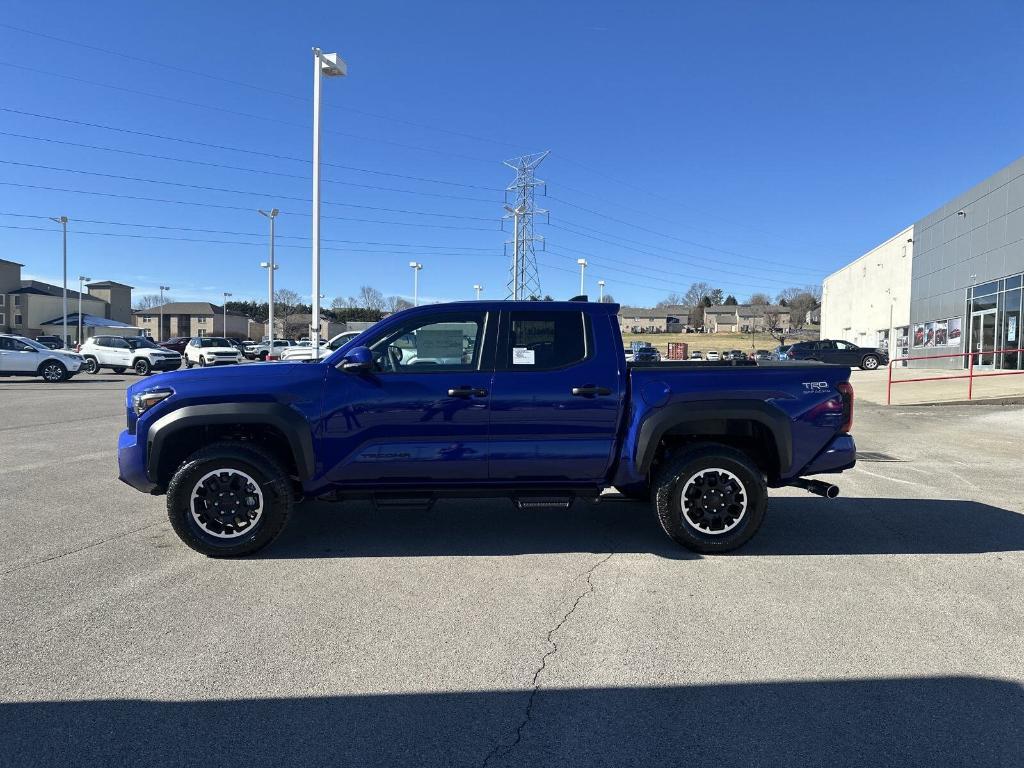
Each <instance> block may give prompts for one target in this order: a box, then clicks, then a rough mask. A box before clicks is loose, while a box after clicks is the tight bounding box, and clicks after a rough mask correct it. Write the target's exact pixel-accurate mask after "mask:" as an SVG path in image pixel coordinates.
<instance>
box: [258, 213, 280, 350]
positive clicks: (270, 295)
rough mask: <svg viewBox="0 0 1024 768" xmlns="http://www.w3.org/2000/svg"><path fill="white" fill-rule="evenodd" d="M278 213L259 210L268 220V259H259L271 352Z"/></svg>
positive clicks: (272, 348)
mask: <svg viewBox="0 0 1024 768" xmlns="http://www.w3.org/2000/svg"><path fill="white" fill-rule="evenodd" d="M279 213H280V211H279V210H277V208H271V209H270V210H269V211H264V210H262V209H260V211H259V214H260V215H261V216H266V217H267V218H268V219H269V220H270V261H261V262H260V266H261V267H263V268H265V269H266V270H267V324H268V325H269V327H270V330H269V331H267V341H269V342H270V346H269V349H270V351H271V352H273V351H274V270H275V269H277V264H276V263H274V219H276V218H277V214H279Z"/></svg>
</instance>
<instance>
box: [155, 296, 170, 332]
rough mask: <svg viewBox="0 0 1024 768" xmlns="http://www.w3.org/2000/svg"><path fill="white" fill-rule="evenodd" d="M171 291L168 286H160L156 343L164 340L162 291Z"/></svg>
mask: <svg viewBox="0 0 1024 768" xmlns="http://www.w3.org/2000/svg"><path fill="white" fill-rule="evenodd" d="M169 290H171V286H169V285H161V286H160V330H159V331H157V334H156V335H157V337H158V338H157V341H163V340H164V291H169Z"/></svg>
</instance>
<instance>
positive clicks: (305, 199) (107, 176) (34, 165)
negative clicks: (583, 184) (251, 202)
mask: <svg viewBox="0 0 1024 768" xmlns="http://www.w3.org/2000/svg"><path fill="white" fill-rule="evenodd" d="M0 163H3V164H4V165H15V166H19V167H22V168H36V169H39V170H44V171H57V172H60V173H75V174H80V175H83V176H98V177H100V178H105V179H117V180H118V181H136V182H141V183H144V184H163V185H166V186H170V187H181V188H184V189H196V190H202V191H204V192H226V193H228V194H232V195H255V196H257V197H263V198H267V199H275V200H290V201H292V202H298V203H308V202H309V198H308V197H295V196H291V195H282V194H279V193H269V192H252V191H250V190H246V189H230V188H226V187H211V186H208V185H205V184H187V183H185V182H182V181H166V180H164V179H146V178H142V177H139V176H123V175H121V174H116V173H103V172H101V171H84V170H81V169H79V168H61V167H59V166H53V165H39V164H37V163H23V162H20V161H17V160H0ZM343 183H344V182H343ZM356 186H365V185H356ZM370 189H382V188H381V187H370ZM488 202H489V201H488ZM323 204H324V205H337V206H342V207H351V208H370V206H363V205H354V204H352V203H341V202H335V201H331V200H324V201H323ZM371 210H378V211H387V212H389V213H404V214H409V215H416V216H438V217H444V218H453V219H471V220H474V221H493V222H495V223H496V224H498V223H500V221H499V220H498V219H493V218H483V217H478V216H457V215H454V214H440V213H434V212H432V211H412V210H407V209H402V208H371Z"/></svg>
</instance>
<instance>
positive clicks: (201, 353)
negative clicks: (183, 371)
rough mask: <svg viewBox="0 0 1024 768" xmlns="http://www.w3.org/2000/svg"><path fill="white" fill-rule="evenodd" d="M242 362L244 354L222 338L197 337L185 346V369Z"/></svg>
mask: <svg viewBox="0 0 1024 768" xmlns="http://www.w3.org/2000/svg"><path fill="white" fill-rule="evenodd" d="M240 362H242V353H241V352H240V351H239V350H238V349H237V348H236V347H235V346H234V345H232V343H231V342H230V341H228V340H227V339H225V338H223V337H220V336H197V337H195V338H193V339H191V340H190V341H189V342H188V344H186V345H185V367H186V368H191V367H192V366H193V365H198V366H199V367H200V368H205V367H206V366H208V365H230V364H233V363H240Z"/></svg>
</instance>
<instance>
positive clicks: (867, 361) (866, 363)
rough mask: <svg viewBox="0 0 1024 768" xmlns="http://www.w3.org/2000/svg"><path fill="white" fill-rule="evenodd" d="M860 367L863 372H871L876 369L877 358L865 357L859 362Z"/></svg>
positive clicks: (872, 356)
mask: <svg viewBox="0 0 1024 768" xmlns="http://www.w3.org/2000/svg"><path fill="white" fill-rule="evenodd" d="M860 367H861V369H862V370H865V371H873V370H875V369H876V368H878V358H877V357H875V356H874V355H866V356H865V357H864V359H863V360H861V361H860Z"/></svg>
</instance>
